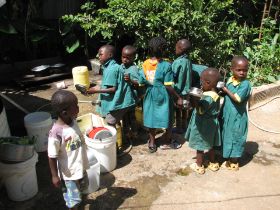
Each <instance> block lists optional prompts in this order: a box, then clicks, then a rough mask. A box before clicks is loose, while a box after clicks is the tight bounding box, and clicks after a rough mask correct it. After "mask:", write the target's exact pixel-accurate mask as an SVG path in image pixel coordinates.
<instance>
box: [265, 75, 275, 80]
mask: <svg viewBox="0 0 280 210" xmlns="http://www.w3.org/2000/svg"><path fill="white" fill-rule="evenodd" d="M267 80H268V81H269V82H276V79H275V77H273V76H271V75H269V76H267Z"/></svg>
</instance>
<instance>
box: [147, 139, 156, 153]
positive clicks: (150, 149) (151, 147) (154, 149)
mask: <svg viewBox="0 0 280 210" xmlns="http://www.w3.org/2000/svg"><path fill="white" fill-rule="evenodd" d="M148 148H149V152H150V153H154V152H156V151H157V145H155V144H154V145H150V140H148Z"/></svg>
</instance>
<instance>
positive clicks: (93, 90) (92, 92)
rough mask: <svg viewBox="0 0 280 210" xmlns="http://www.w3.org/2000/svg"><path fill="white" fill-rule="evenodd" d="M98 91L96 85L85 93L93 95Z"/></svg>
mask: <svg viewBox="0 0 280 210" xmlns="http://www.w3.org/2000/svg"><path fill="white" fill-rule="evenodd" d="M99 90H100V87H99V86H98V85H96V86H94V87H92V88H90V89H89V90H88V91H87V93H91V94H94V93H98V91H99Z"/></svg>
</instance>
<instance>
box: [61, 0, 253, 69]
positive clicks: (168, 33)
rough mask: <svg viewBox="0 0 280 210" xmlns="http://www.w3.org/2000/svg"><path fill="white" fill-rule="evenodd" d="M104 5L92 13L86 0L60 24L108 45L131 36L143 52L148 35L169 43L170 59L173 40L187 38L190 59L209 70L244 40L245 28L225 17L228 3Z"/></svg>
mask: <svg viewBox="0 0 280 210" xmlns="http://www.w3.org/2000/svg"><path fill="white" fill-rule="evenodd" d="M106 2H107V7H106V8H101V9H98V10H95V7H94V4H93V3H92V2H87V3H85V4H84V5H83V6H82V13H79V14H77V15H65V16H64V17H63V20H64V21H66V22H72V23H77V24H79V25H80V26H81V27H82V28H83V29H84V30H85V31H86V32H87V33H88V35H89V36H90V37H93V36H96V35H99V34H101V35H102V37H103V38H104V39H106V40H108V41H111V40H113V41H114V42H115V41H118V40H119V39H120V38H121V37H122V36H123V35H128V36H130V37H134V38H135V45H136V46H137V47H138V48H144V49H145V48H146V47H147V42H148V40H149V39H150V38H151V37H154V36H158V35H161V36H163V37H165V38H166V39H167V41H168V43H169V46H168V51H169V55H174V45H175V43H176V41H177V40H178V39H180V38H184V37H187V38H189V39H190V40H191V41H192V42H193V45H194V49H193V53H192V57H193V59H195V60H196V61H199V62H202V63H205V64H208V65H212V66H222V65H224V64H225V63H226V62H227V61H228V58H229V56H230V55H232V54H233V53H234V52H235V51H236V49H237V50H239V49H240V46H241V44H242V45H243V44H244V43H241V44H240V40H241V41H243V42H245V40H246V38H245V37H246V36H247V33H248V31H249V30H248V27H246V26H239V25H238V24H237V23H236V21H232V19H230V18H228V16H233V17H235V18H236V19H238V17H237V16H236V14H235V12H234V10H233V0H226V1H219V0H211V1H204V0H192V1H184V0H170V1H164V0H153V1H152V0H143V1H136V0H107V1H106ZM205 2H208V3H207V4H206V3H205ZM221 18H222V19H221ZM220 20H222V21H220ZM240 37H242V39H239V38H240ZM209 53H210V54H211V56H209ZM142 56H143V57H145V56H146V55H142Z"/></svg>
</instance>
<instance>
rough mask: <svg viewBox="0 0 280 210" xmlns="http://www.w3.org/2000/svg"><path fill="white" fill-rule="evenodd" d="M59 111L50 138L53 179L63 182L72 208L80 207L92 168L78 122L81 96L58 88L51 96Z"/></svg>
mask: <svg viewBox="0 0 280 210" xmlns="http://www.w3.org/2000/svg"><path fill="white" fill-rule="evenodd" d="M51 105H52V109H53V112H54V114H56V115H57V120H56V121H55V123H54V125H53V127H52V129H51V130H50V133H49V139H48V156H49V165H50V169H51V175H52V183H53V185H54V186H55V187H60V186H62V191H63V197H64V200H65V202H66V205H67V207H68V208H69V209H78V205H79V204H80V203H81V201H82V194H81V193H82V191H83V190H85V189H86V188H87V187H88V177H87V173H86V169H88V168H89V164H88V159H87V154H86V145H85V141H84V138H83V135H82V133H81V131H80V129H79V127H78V125H77V122H76V118H77V115H78V113H79V107H78V99H77V97H76V96H75V95H74V94H73V93H72V92H69V91H66V90H58V91H57V92H55V93H54V94H53V96H52V98H51Z"/></svg>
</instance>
